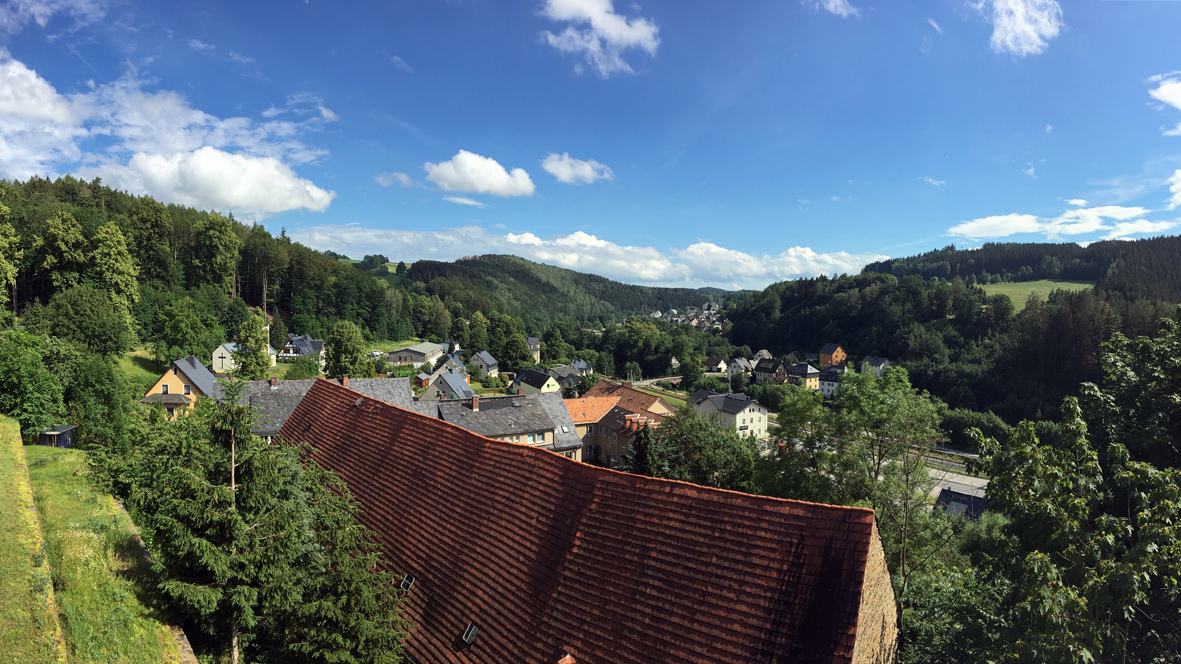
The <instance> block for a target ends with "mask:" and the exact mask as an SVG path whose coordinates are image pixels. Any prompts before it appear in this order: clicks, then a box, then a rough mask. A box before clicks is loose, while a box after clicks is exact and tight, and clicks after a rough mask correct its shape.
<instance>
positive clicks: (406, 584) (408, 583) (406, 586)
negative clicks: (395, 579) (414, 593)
mask: <svg viewBox="0 0 1181 664" xmlns="http://www.w3.org/2000/svg"><path fill="white" fill-rule="evenodd" d="M414 581H415V579H414V575H413V574H406V576H404V577H402V583H400V584H398V587H399V588H401V589H402V590H405V591H409V590H410V589H411V588H413V587H414Z"/></svg>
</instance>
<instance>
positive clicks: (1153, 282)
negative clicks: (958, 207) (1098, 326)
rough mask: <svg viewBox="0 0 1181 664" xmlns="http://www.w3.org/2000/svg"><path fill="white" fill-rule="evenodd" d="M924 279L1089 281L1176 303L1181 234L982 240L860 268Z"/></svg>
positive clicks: (1180, 285) (1180, 298)
mask: <svg viewBox="0 0 1181 664" xmlns="http://www.w3.org/2000/svg"><path fill="white" fill-rule="evenodd" d="M862 272H863V273H868V272H884V273H886V274H893V275H894V276H897V277H903V276H907V275H912V274H917V275H919V276H921V277H923V278H924V279H930V278H931V277H939V278H940V279H954V278H955V277H961V278H963V279H964V280H965V281H967V282H968V283H989V282H992V283H995V282H997V281H1029V280H1031V279H1071V280H1081V281H1094V282H1096V288H1097V289H1098V290H1100V291H1109V292H1112V293H1120V294H1122V295H1123V296H1125V297H1126V298H1128V299H1133V300H1135V299H1140V298H1149V299H1154V300H1164V301H1167V302H1181V237H1179V236H1175V235H1174V236H1165V237H1156V238H1150V239H1145V240H1135V241H1130V242H1129V241H1123V240H1110V241H1106V242H1095V243H1093V244H1090V245H1088V246H1087V247H1081V246H1079V245H1078V244H1076V243H1073V242H1064V243H1048V242H1046V243H1020V242H988V243H985V244H984V246H982V247H980V248H979V249H957V248H956V247H955V245H951V246H948V247H945V248H943V249H938V250H935V251H929V252H927V253H925V254H919V255H918V256H910V257H907V258H895V259H891V260H886V261H880V262H877V263H870V264H869V265H866V266H865V268H864V269H863V270H862Z"/></svg>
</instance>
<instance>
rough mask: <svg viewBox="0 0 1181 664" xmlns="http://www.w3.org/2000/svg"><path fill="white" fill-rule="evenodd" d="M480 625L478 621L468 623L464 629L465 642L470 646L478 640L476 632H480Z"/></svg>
mask: <svg viewBox="0 0 1181 664" xmlns="http://www.w3.org/2000/svg"><path fill="white" fill-rule="evenodd" d="M479 632H480V626H479V625H477V624H476V623H468V626H467V629H465V630H463V642H464V643H466V644H468V645H469V646H470V645H471V644H473V643H475V642H476V634H479Z"/></svg>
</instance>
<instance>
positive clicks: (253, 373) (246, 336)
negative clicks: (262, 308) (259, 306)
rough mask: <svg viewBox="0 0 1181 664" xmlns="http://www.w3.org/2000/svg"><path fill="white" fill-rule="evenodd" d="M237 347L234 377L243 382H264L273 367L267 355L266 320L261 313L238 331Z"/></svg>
mask: <svg viewBox="0 0 1181 664" xmlns="http://www.w3.org/2000/svg"><path fill="white" fill-rule="evenodd" d="M236 339H237V346H236V347H235V348H234V375H235V377H237V378H239V379H241V380H262V379H264V378H266V377H267V368H268V367H270V365H271V358H270V355H268V354H267V341H268V339H267V329H266V319H265V318H263V316H262V314H260V313H257V312H255V313H253V314H251V315H250V317H249V318H247V319H246V320H245V321H244V322H243V323H242V327H240V328H239V329H238V336H237V337H236Z"/></svg>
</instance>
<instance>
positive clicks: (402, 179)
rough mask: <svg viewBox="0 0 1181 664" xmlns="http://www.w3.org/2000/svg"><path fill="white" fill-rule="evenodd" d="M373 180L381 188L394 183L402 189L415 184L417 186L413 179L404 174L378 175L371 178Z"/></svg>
mask: <svg viewBox="0 0 1181 664" xmlns="http://www.w3.org/2000/svg"><path fill="white" fill-rule="evenodd" d="M373 180H374V181H375V182H377V184H380V185H381V186H383V187H388V186H390V185H391V184H393V183H395V182H397V183H398V184H400V185H402V186H403V187H413V186H414V185H415V184H418V183H417V182H415V181H414V178H412V177H410V176H409V175H406V174H405V173H378V174H377V175H374V176H373Z"/></svg>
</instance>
